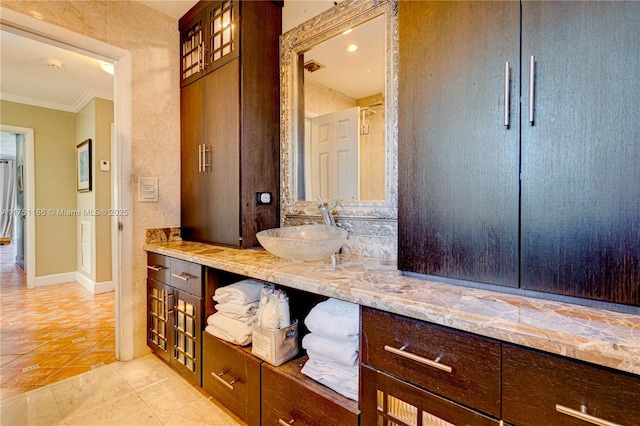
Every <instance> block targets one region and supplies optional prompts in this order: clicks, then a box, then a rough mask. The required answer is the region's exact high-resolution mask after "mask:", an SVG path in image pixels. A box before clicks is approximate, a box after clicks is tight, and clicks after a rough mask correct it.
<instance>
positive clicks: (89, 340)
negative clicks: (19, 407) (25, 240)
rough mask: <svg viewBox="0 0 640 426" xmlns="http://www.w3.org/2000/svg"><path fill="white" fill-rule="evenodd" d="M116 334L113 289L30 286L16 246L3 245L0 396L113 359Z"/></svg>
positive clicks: (0, 248) (74, 284)
mask: <svg viewBox="0 0 640 426" xmlns="http://www.w3.org/2000/svg"><path fill="white" fill-rule="evenodd" d="M114 333H115V299H114V293H113V292H111V293H105V294H97V295H94V294H91V292H89V291H87V290H86V289H85V288H83V287H82V286H81V285H80V284H78V283H77V282H71V283H66V284H58V285H53V286H46V287H39V288H33V289H27V288H26V277H25V274H24V272H23V271H22V269H20V268H19V267H17V266H16V265H15V246H14V245H0V345H1V346H0V399H5V398H8V397H10V396H13V395H16V394H19V393H23V392H27V391H30V390H33V389H36V388H38V387H41V386H44V385H47V384H50V383H54V382H57V381H59V380H62V379H65V378H67V377H71V376H75V375H77V374H80V373H84V372H87V371H90V370H92V369H95V368H97V367H100V366H104V365H107V364H111V363H113V362H115V356H114V355H115V335H114ZM3 424H4V423H3Z"/></svg>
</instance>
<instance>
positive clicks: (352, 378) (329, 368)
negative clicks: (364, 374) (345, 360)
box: [300, 358, 358, 401]
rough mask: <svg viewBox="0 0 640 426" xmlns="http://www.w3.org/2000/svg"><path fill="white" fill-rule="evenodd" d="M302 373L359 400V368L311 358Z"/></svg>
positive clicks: (341, 393)
mask: <svg viewBox="0 0 640 426" xmlns="http://www.w3.org/2000/svg"><path fill="white" fill-rule="evenodd" d="M300 371H301V372H302V374H305V375H307V376H308V377H311V378H312V379H313V380H315V381H317V382H319V383H322V384H323V385H325V386H327V387H328V388H331V389H333V390H334V391H336V392H338V393H339V394H340V395H344V396H346V397H347V398H350V399H353V400H354V401H357V400H358V366H355V367H346V366H344V365H340V364H336V363H334V362H323V361H317V360H314V359H311V358H309V360H308V361H307V362H305V364H304V366H303V367H302V370H300Z"/></svg>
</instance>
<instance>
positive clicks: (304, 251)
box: [256, 225, 348, 260]
mask: <svg viewBox="0 0 640 426" xmlns="http://www.w3.org/2000/svg"><path fill="white" fill-rule="evenodd" d="M347 234H348V232H347V231H346V230H345V229H342V228H338V227H336V226H328V225H300V226H288V227H284V228H273V229H267V230H265V231H260V232H258V233H257V234H256V237H257V238H258V241H260V244H262V247H264V248H265V250H267V251H268V252H269V253H271V254H275V255H276V256H280V257H283V258H285V259H292V260H321V259H325V258H327V257H330V256H331V255H332V254H334V253H336V252H337V251H338V250H340V247H342V245H343V244H344V242H345V241H346V239H347Z"/></svg>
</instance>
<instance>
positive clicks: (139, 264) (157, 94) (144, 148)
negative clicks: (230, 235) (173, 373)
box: [2, 0, 180, 356]
mask: <svg viewBox="0 0 640 426" xmlns="http://www.w3.org/2000/svg"><path fill="white" fill-rule="evenodd" d="M2 6H3V7H5V8H8V9H12V10H14V11H16V12H19V13H23V14H25V15H28V16H34V15H36V14H38V15H40V16H41V18H42V20H44V21H45V22H48V23H51V24H54V25H57V26H60V27H63V28H66V29H69V30H71V31H74V32H77V33H80V34H83V35H85V36H88V37H91V38H94V39H96V40H100V41H103V42H105V43H108V44H110V45H112V46H116V47H119V48H122V49H126V50H128V51H129V52H131V54H132V80H133V81H132V87H131V90H132V92H131V98H132V135H131V136H132V140H131V144H132V176H131V179H132V182H134V183H137V181H138V177H139V176H155V177H158V178H159V187H160V201H159V203H138V201H137V196H135V195H134V202H133V211H132V212H131V214H132V215H133V218H132V219H133V220H132V222H133V228H134V229H133V250H134V251H133V282H132V283H122V285H123V286H133V289H134V297H133V299H134V300H126V301H123V306H126V307H130V308H129V309H132V310H133V312H134V318H135V319H134V333H135V338H134V340H135V341H134V345H135V348H134V356H140V355H142V354H145V353H148V351H149V350H148V349H147V347H146V341H145V328H146V325H145V318H146V300H145V299H146V295H145V293H146V281H145V275H146V266H145V263H146V258H145V253H144V251H143V250H142V245H143V244H144V238H145V229H146V228H161V227H174V226H175V227H177V226H179V224H180V163H179V160H178V159H179V158H180V88H179V64H180V62H179V59H178V58H179V33H178V23H177V21H176V20H175V19H173V18H170V17H168V16H166V15H164V14H162V13H160V12H157V11H155V10H153V9H151V8H148V7H147V6H145V5H143V4H142V3H138V2H130V1H5V0H3V1H2ZM134 192H135V188H134ZM74 224H75V222H74ZM74 259H75V252H74Z"/></svg>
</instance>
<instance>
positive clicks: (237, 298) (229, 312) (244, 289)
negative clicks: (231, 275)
mask: <svg viewBox="0 0 640 426" xmlns="http://www.w3.org/2000/svg"><path fill="white" fill-rule="evenodd" d="M263 286H264V283H263V282H261V281H257V280H243V281H239V282H237V283H234V284H230V285H228V286H225V287H220V288H218V289H217V290H216V291H215V294H214V296H213V300H214V301H216V302H217V305H216V310H217V311H218V312H216V313H215V314H213V315H211V316H210V317H209V318H207V326H206V327H205V331H206V332H208V333H210V334H212V335H214V336H216V337H218V338H220V339H222V340H226V341H227V342H231V343H234V344H236V345H240V346H246V345H248V344H249V343H251V333H252V330H251V323H252V322H253V321H254V319H255V313H256V310H257V309H258V304H259V301H260V293H261V292H262V287H263Z"/></svg>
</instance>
